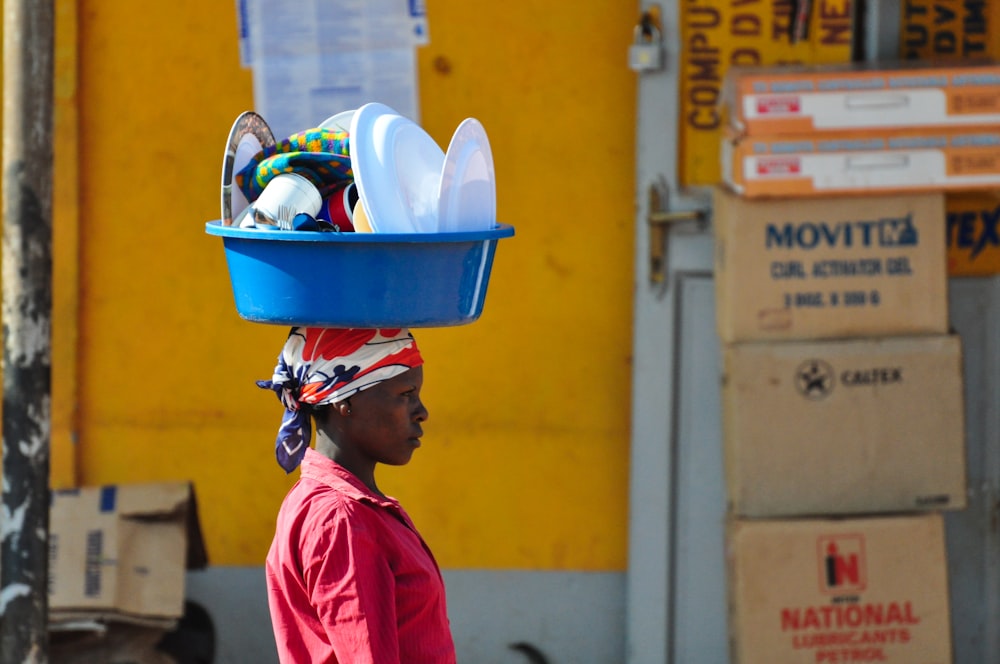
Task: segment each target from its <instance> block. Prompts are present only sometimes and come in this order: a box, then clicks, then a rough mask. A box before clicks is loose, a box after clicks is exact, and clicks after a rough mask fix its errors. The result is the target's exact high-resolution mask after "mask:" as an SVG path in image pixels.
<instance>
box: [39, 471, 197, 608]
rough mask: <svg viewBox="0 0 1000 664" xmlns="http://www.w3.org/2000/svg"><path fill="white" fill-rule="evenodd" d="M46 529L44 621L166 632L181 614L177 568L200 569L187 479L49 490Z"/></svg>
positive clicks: (180, 573) (181, 572) (180, 576)
mask: <svg viewBox="0 0 1000 664" xmlns="http://www.w3.org/2000/svg"><path fill="white" fill-rule="evenodd" d="M49 531H50V532H49V616H50V621H52V622H85V621H87V620H100V619H104V618H109V619H114V620H117V621H125V622H131V623H134V624H138V625H145V626H149V627H157V626H160V627H169V626H171V625H172V624H173V623H174V622H175V621H176V620H177V619H178V618H179V617H180V616H181V615H182V614H183V611H184V575H185V570H187V569H197V568H201V567H204V566H205V565H206V564H207V556H206V553H205V548H204V543H203V541H202V537H201V528H200V525H199V522H198V510H197V505H196V500H195V495H194V488H193V486H192V485H191V484H190V483H187V482H173V483H155V484H132V485H125V484H122V485H111V486H103V487H87V488H81V489H71V490H64V491H55V492H54V493H53V496H52V504H51V508H50V511H49Z"/></svg>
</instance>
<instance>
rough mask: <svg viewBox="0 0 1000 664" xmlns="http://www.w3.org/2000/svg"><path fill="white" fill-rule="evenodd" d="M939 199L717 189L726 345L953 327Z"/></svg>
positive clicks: (719, 296) (720, 313)
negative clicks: (772, 196) (755, 194)
mask: <svg viewBox="0 0 1000 664" xmlns="http://www.w3.org/2000/svg"><path fill="white" fill-rule="evenodd" d="M944 214H945V212H944V197H943V196H942V195H941V194H933V193H931V194H928V193H924V194H914V195H909V196H863V197H841V198H825V199H802V200H794V199H782V200H760V201H753V200H747V199H744V198H741V197H740V196H737V195H735V194H733V193H732V192H730V191H727V190H725V189H724V188H721V187H720V188H717V189H716V193H715V201H714V222H713V223H714V232H715V287H716V321H717V326H718V330H719V337H720V338H721V339H722V340H723V341H726V342H735V341H748V340H760V339H816V338H843V337H865V336H892V335H898V334H944V333H945V332H947V330H948V301H947V267H946V255H945V233H944V221H943V220H944Z"/></svg>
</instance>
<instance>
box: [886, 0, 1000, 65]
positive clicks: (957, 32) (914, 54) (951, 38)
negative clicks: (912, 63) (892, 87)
mask: <svg viewBox="0 0 1000 664" xmlns="http://www.w3.org/2000/svg"><path fill="white" fill-rule="evenodd" d="M900 14H901V15H900V33H899V34H900V37H899V46H900V50H901V53H900V55H901V56H902V57H903V58H906V59H910V60H912V59H919V60H926V59H930V58H933V59H938V60H940V59H947V58H1000V29H998V25H997V23H998V21H1000V2H997V1H996V0H903V3H902V5H901V7H900Z"/></svg>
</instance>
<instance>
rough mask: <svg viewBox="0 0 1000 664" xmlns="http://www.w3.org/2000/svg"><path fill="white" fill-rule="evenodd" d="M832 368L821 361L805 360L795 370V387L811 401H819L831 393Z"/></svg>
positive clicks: (832, 382) (832, 383)
mask: <svg viewBox="0 0 1000 664" xmlns="http://www.w3.org/2000/svg"><path fill="white" fill-rule="evenodd" d="M833 385H834V381H833V367H831V366H830V365H829V364H827V363H826V362H824V361H823V360H806V361H805V362H803V363H802V364H800V365H799V368H798V369H796V370H795V387H796V389H798V391H799V394H801V395H802V396H804V397H805V398H806V399H809V400H811V401H819V400H820V399H823V398H825V397H826V396H827V395H828V394H830V392H832V391H833Z"/></svg>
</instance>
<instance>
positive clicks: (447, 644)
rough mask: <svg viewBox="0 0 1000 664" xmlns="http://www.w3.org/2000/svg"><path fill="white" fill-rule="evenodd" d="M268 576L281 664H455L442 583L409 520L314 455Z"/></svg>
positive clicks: (306, 463)
mask: <svg viewBox="0 0 1000 664" xmlns="http://www.w3.org/2000/svg"><path fill="white" fill-rule="evenodd" d="M266 573H267V594H268V605H269V606H270V609H271V623H272V624H273V626H274V636H275V639H276V641H277V645H278V656H279V658H280V660H281V662H282V664H306V663H314V664H315V663H332V662H337V663H338V664H389V663H392V664H395V663H398V662H405V663H406V664H411V663H412V664H416V663H418V662H432V663H433V664H449V663H453V662H455V646H454V644H453V642H452V638H451V629H450V628H449V625H448V614H447V609H446V606H445V590H444V581H443V580H442V578H441V572H440V570H439V569H438V566H437V563H436V562H435V560H434V556H433V555H431V552H430V549H428V548H427V545H426V544H425V543H424V541H423V539H422V538H421V537H420V535H419V534H418V533H417V530H416V528H415V527H414V526H413V522H412V521H410V517H409V516H408V515H407V514H406V512H404V511H403V508H402V507H401V506H400V505H399V503H398V502H397V501H396V500H394V499H392V498H383V497H381V496H379V495H377V494H375V493H373V492H372V491H370V490H369V489H368V488H367V487H366V486H365V485H364V484H362V483H361V481H360V480H359V479H357V478H356V477H355V476H354V475H352V474H351V473H350V472H348V471H347V470H346V469H344V468H343V467H342V466H340V465H339V464H337V463H335V462H334V461H332V460H330V459H328V458H326V457H324V456H323V455H322V454H320V453H318V452H316V451H315V450H313V449H311V448H310V449H308V450H306V455H305V458H304V459H303V460H302V475H301V477H300V478H299V481H298V482H297V483H296V484H295V486H293V487H292V489H291V491H289V492H288V495H287V496H286V497H285V500H284V502H283V503H282V505H281V510H280V511H279V513H278V522H277V527H276V529H275V535H274V541H273V542H272V543H271V550H270V551H269V552H268V554H267V565H266Z"/></svg>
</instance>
